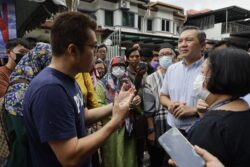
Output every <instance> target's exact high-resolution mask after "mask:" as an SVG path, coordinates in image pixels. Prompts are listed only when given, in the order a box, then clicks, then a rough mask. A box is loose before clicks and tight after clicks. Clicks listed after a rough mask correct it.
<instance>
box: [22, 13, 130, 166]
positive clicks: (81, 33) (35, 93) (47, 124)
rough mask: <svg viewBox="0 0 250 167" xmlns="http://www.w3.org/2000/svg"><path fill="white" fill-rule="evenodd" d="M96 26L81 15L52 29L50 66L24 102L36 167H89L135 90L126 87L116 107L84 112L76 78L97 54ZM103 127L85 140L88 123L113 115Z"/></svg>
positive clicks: (59, 19) (63, 19)
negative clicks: (126, 89)
mask: <svg viewBox="0 0 250 167" xmlns="http://www.w3.org/2000/svg"><path fill="white" fill-rule="evenodd" d="M95 29H96V23H95V21H93V20H92V19H90V18H89V17H88V16H86V15H84V14H81V13H78V12H66V13H63V14H60V15H59V16H58V17H57V18H56V20H55V21H54V24H53V26H52V29H51V46H52V54H53V55H52V62H51V64H50V65H49V67H47V68H45V69H44V70H43V71H42V72H41V73H40V74H38V75H37V77H36V78H35V79H33V80H32V82H31V84H30V86H29V89H28V91H27V93H26V95H25V100H24V122H25V126H26V129H27V135H28V139H29V145H30V149H31V155H32V163H33V166H36V167H39V166H41V167H44V166H53V167H57V166H84V167H90V166H91V162H90V157H91V153H93V152H94V151H96V149H97V148H98V147H99V146H100V145H101V144H102V143H103V142H104V140H105V139H107V138H108V137H109V135H110V134H111V133H112V132H113V131H114V130H115V129H116V128H117V127H119V125H120V123H121V122H122V121H123V119H124V118H125V115H126V114H127V112H128V110H129V103H130V101H131V99H132V98H133V96H134V90H132V89H130V90H128V91H125V90H124V89H123V88H122V90H121V91H120V93H119V95H117V96H116V97H115V102H114V104H110V105H107V106H105V107H102V108H97V109H92V110H86V109H85V110H84V107H85V106H84V101H83V98H82V95H81V91H80V89H79V87H78V85H77V84H76V82H75V80H74V77H75V75H76V74H77V73H79V72H88V71H89V70H90V68H91V66H92V63H93V59H94V51H95V49H96V36H95ZM111 113H112V118H111V120H110V122H109V123H107V124H106V125H105V126H104V127H103V128H101V129H100V130H99V131H97V132H96V133H93V134H91V135H89V136H87V132H86V124H91V123H95V122H97V121H99V120H100V119H102V118H104V117H106V116H108V115H110V114H111Z"/></svg>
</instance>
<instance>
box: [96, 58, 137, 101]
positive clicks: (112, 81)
mask: <svg viewBox="0 0 250 167" xmlns="http://www.w3.org/2000/svg"><path fill="white" fill-rule="evenodd" d="M117 65H118V66H126V62H125V60H124V58H123V57H121V56H115V57H113V58H112V59H111V61H110V65H109V67H108V72H107V74H106V75H105V76H104V77H103V78H102V79H101V80H99V83H100V84H101V86H102V87H103V89H104V90H105V92H106V104H109V103H111V102H113V100H114V97H115V93H116V92H119V90H120V89H121V87H122V84H123V83H127V84H129V85H131V86H133V84H132V82H131V81H130V79H129V77H128V73H127V72H125V74H124V75H123V76H122V77H121V78H116V77H115V76H114V75H112V67H113V66H117Z"/></svg>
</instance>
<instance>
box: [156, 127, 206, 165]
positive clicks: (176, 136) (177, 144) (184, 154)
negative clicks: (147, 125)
mask: <svg viewBox="0 0 250 167" xmlns="http://www.w3.org/2000/svg"><path fill="white" fill-rule="evenodd" d="M158 141H159V143H160V144H161V145H162V147H163V148H164V150H165V151H166V152H167V153H168V155H169V156H170V157H171V158H172V159H173V160H174V161H175V163H176V164H177V166H178V167H204V165H205V162H204V160H203V159H202V158H201V157H200V156H199V155H198V154H197V153H196V152H195V150H194V148H193V146H192V145H191V143H190V142H189V141H188V140H187V139H186V138H185V137H184V136H183V135H182V134H181V132H180V131H179V130H178V129H177V128H174V127H173V128H171V129H169V130H168V131H167V132H165V133H164V134H163V135H161V136H160V137H159V139H158Z"/></svg>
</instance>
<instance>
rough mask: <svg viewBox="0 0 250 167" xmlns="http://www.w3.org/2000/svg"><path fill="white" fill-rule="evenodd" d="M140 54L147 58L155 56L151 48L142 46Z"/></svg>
mask: <svg viewBox="0 0 250 167" xmlns="http://www.w3.org/2000/svg"><path fill="white" fill-rule="evenodd" d="M140 55H141V57H147V58H149V57H154V55H153V50H152V49H149V48H142V49H141V50H140Z"/></svg>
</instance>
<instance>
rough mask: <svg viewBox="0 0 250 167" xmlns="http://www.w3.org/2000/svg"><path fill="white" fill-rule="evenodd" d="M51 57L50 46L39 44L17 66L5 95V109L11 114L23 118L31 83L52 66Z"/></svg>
mask: <svg viewBox="0 0 250 167" xmlns="http://www.w3.org/2000/svg"><path fill="white" fill-rule="evenodd" d="M51 55H52V52H51V46H50V44H46V43H37V44H36V46H35V47H34V48H33V49H32V50H31V51H29V52H28V53H27V54H26V55H24V57H23V58H22V59H21V60H20V62H19V63H18V64H17V66H16V67H15V69H14V71H13V72H12V73H11V76H10V86H9V88H8V91H7V94H6V95H5V108H6V110H7V111H8V112H9V113H10V114H12V115H20V116H23V113H22V111H23V109H22V106H23V99H24V95H25V92H26V91H27V89H28V86H29V82H30V81H31V80H32V79H33V78H34V77H35V76H36V75H37V74H38V73H39V72H40V71H42V70H43V69H44V68H45V67H47V66H48V65H49V64H50V62H51ZM20 80H24V81H27V82H22V81H20ZM19 81H20V82H19Z"/></svg>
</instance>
